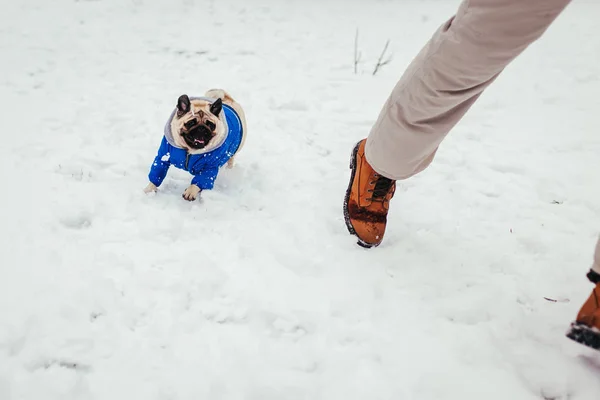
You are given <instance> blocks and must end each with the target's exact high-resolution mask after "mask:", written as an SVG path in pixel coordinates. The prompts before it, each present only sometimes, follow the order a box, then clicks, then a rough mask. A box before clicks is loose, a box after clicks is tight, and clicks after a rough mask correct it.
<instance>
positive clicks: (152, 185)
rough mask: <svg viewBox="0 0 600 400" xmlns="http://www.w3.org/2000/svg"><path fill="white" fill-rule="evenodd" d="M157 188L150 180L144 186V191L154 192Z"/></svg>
mask: <svg viewBox="0 0 600 400" xmlns="http://www.w3.org/2000/svg"><path fill="white" fill-rule="evenodd" d="M157 190H158V188H157V187H156V185H155V184H154V183H152V182H150V183H148V186H146V187H145V188H144V193H153V192H156V191H157Z"/></svg>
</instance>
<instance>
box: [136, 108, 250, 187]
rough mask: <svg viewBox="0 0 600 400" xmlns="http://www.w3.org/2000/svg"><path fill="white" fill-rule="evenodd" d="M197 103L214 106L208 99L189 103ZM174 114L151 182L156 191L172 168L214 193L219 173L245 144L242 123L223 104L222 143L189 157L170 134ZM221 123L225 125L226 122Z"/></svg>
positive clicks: (166, 128)
mask: <svg viewBox="0 0 600 400" xmlns="http://www.w3.org/2000/svg"><path fill="white" fill-rule="evenodd" d="M195 99H203V100H208V101H210V102H211V103H212V101H214V100H215V99H208V98H205V97H195V98H192V97H190V100H195ZM175 112H176V110H174V111H173V113H172V114H171V117H170V118H169V120H168V121H167V124H166V126H165V134H164V135H163V138H162V141H161V143H160V147H159V149H158V153H157V155H156V157H155V158H154V162H153V163H152V166H151V167H150V173H149V174H148V179H149V180H150V182H152V183H153V184H154V185H155V186H156V187H159V186H160V185H161V183H162V182H163V180H164V179H165V176H166V175H167V171H168V170H169V167H170V166H171V165H173V166H175V167H177V168H180V169H183V170H185V171H188V172H189V173H190V174H192V175H194V177H193V178H192V184H193V185H196V186H198V187H199V188H200V189H202V190H206V189H212V188H213V186H214V184H215V180H216V179H217V175H218V173H219V169H220V168H221V167H222V166H223V165H225V163H227V161H229V159H230V158H231V157H232V156H233V155H234V154H235V152H236V151H237V150H238V148H239V146H240V144H241V142H242V135H243V134H244V132H243V129H242V121H241V120H240V117H239V116H238V115H237V113H236V112H235V111H234V110H233V108H231V107H230V106H228V105H227V104H223V110H222V111H221V112H222V113H224V115H225V118H224V122H225V129H226V134H227V136H226V138H225V140H224V141H223V143H222V144H221V145H220V146H219V147H217V148H215V149H213V150H210V151H208V152H206V153H201V154H189V153H188V152H187V150H186V149H183V148H180V147H177V146H176V145H175V141H174V140H173V134H175V133H173V132H171V120H172V119H173V117H174V115H175ZM221 120H222V121H223V118H221Z"/></svg>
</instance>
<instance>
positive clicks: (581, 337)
mask: <svg viewBox="0 0 600 400" xmlns="http://www.w3.org/2000/svg"><path fill="white" fill-rule="evenodd" d="M566 336H567V337H568V338H569V339H571V340H574V341H575V342H577V343H579V344H582V345H584V346H587V347H590V348H592V349H594V350H600V331H599V330H598V329H595V328H590V327H589V326H587V325H585V324H582V323H579V322H573V323H572V324H571V328H570V329H569V331H568V332H567V335H566Z"/></svg>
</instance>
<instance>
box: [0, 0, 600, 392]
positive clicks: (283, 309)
mask: <svg viewBox="0 0 600 400" xmlns="http://www.w3.org/2000/svg"><path fill="white" fill-rule="evenodd" d="M457 5H458V0H452V1H450V0H439V1H433V0H429V1H416V0H414V1H366V0H364V1H342V0H339V1H326V0H322V1H316V0H295V1H282V0H280V1H276V0H264V1H262V0H261V1H258V0H248V1H241V0H222V1H210V0H206V1H203V2H202V1H194V0H172V1H167V0H164V1H149V0H132V1H126V2H124V1H118V0H98V1H84V0H80V1H76V0H56V1H45V0H18V1H11V2H9V1H5V2H3V4H2V12H1V14H0V54H2V64H1V66H0V101H1V103H0V105H1V108H0V110H2V118H0V134H1V135H2V136H1V138H2V142H1V143H2V154H1V156H0V178H1V182H2V184H3V186H2V197H1V200H0V205H1V207H0V221H1V222H0V223H1V225H0V243H1V247H0V250H1V251H0V399H1V400H33V399H35V400H42V399H44V400H55V399H56V400H58V399H60V400H70V399H77V400H83V399H94V400H100V399H102V400H103V399H107V400H120V399H124V400H132V399H148V400H187V399H211V400H216V399H219V400H220V399H224V400H225V399H226V400H229V399H249V400H275V399H276V400H282V399H285V400H288V399H290V400H296V399H311V400H315V399H323V400H333V399H335V400H337V399H340V400H342V399H343V400H350V399H352V400H353V399H361V400H362V399H369V400H376V399H386V400H387V399H403V400H404V399H406V400H439V399H449V400H469V399H477V400H480V399H486V400H496V399H497V400H500V399H502V400H506V399H511V400H512V399H516V400H534V399H538V400H539V399H553V400H567V399H569V400H597V399H598V396H599V393H600V354H599V353H597V352H592V351H590V350H588V349H586V348H583V347H582V346H579V345H577V344H575V343H572V342H570V341H569V340H568V339H566V338H565V337H564V333H565V331H566V329H567V327H568V325H569V323H570V322H571V321H572V320H573V318H574V317H575V315H576V313H577V311H578V309H579V307H580V305H581V303H582V302H583V301H584V300H585V298H586V297H587V296H588V295H589V292H590V290H591V284H590V283H589V282H587V280H586V279H585V276H584V275H585V273H586V271H587V269H588V268H589V266H590V264H591V255H592V247H593V244H594V243H595V240H596V237H597V234H598V229H599V228H600V204H599V203H598V199H599V198H600V187H599V185H598V182H599V179H600V175H599V174H600V157H599V154H600V135H599V134H598V132H600V123H599V122H598V119H597V115H598V110H599V109H600V100H599V99H600V97H599V96H598V92H599V91H600V78H599V77H600V67H599V66H598V61H599V60H600V58H599V56H598V48H600V36H599V35H598V34H597V16H598V15H599V14H600V5H599V4H597V2H595V1H593V0H588V1H585V0H580V1H576V2H574V3H573V4H572V5H571V6H570V7H569V8H568V9H567V11H566V12H565V13H564V14H563V15H562V16H561V17H560V19H559V20H558V21H557V22H556V23H555V25H553V26H552V27H551V28H550V30H549V31H548V32H547V34H546V35H545V36H544V38H543V39H542V40H541V41H540V42H538V43H536V44H535V45H534V46H532V47H531V48H530V49H529V50H528V51H527V52H526V53H525V54H523V56H522V57H520V58H519V59H518V60H517V61H516V62H515V63H514V64H513V65H511V66H510V67H509V68H508V69H507V70H506V71H505V73H504V74H503V75H502V77H501V78H500V79H499V80H498V81H497V82H496V84H495V85H494V86H493V87H492V88H490V89H489V90H488V92H487V93H486V94H485V95H484V96H483V97H482V98H481V100H480V102H479V103H477V105H476V106H475V107H474V108H473V109H472V111H471V112H470V113H469V114H468V115H467V117H466V118H465V119H464V120H463V122H462V123H461V124H460V125H459V126H458V127H457V128H456V129H455V130H454V131H453V132H452V134H451V135H450V136H449V138H448V139H447V141H446V142H444V144H443V146H442V149H441V150H440V152H439V155H438V157H437V159H436V161H435V163H434V165H433V166H432V167H431V168H430V169H429V170H428V171H427V172H426V173H423V174H422V175H420V176H418V177H416V178H414V179H412V180H409V181H406V182H403V183H402V184H401V185H400V187H399V190H398V191H397V194H396V197H395V198H394V200H393V202H392V210H391V213H390V224H389V227H388V232H387V235H386V240H385V241H384V243H383V244H382V246H381V247H379V248H377V249H374V250H369V251H367V250H364V249H362V248H359V247H358V246H356V245H355V241H354V240H353V238H352V237H351V236H349V235H348V233H347V231H346V228H345V226H344V223H343V218H342V213H341V209H342V208H341V206H342V199H343V196H344V191H345V188H346V186H347V182H348V181H347V180H348V177H349V170H348V161H349V155H350V151H351V149H352V147H353V145H354V143H355V142H356V141H357V140H359V139H360V138H362V137H364V136H365V135H366V134H367V133H368V130H369V128H370V126H371V124H372V123H373V121H374V120H375V118H376V117H377V113H378V112H379V109H380V107H381V105H382V103H383V102H384V101H385V98H386V96H387V95H388V93H389V91H390V90H391V88H392V86H393V85H394V84H395V82H396V80H397V79H398V77H399V76H400V74H401V73H402V70H403V68H404V67H405V66H406V64H407V63H408V62H409V61H410V59H411V57H412V56H413V55H414V54H415V53H416V52H417V51H418V50H419V49H420V47H421V46H422V45H423V44H424V42H425V40H427V39H428V38H429V36H430V35H431V33H432V32H433V31H434V30H435V29H436V28H437V26H438V25H439V24H440V23H442V22H443V21H444V20H445V19H447V18H448V17H449V16H450V15H451V14H452V13H453V11H454V10H455V8H456V7H457ZM357 27H358V28H360V36H359V46H360V50H361V51H362V63H361V65H360V71H359V72H360V73H359V74H356V75H355V74H354V73H353V66H352V60H353V42H354V33H355V29H356V28H357ZM388 38H389V39H391V43H390V50H391V52H393V61H392V63H391V64H390V65H387V66H385V67H384V69H383V70H382V71H381V72H380V73H378V74H377V75H376V76H372V75H371V70H372V68H373V65H374V62H375V60H376V58H377V57H378V55H379V52H380V51H381V49H382V47H383V45H384V43H385V41H386V40H387V39H388ZM212 87H223V88H226V89H227V90H229V91H230V92H231V93H232V94H233V95H234V97H236V98H237V99H238V101H239V102H240V103H241V104H242V105H243V106H244V107H245V109H246V111H247V117H248V124H249V127H250V128H249V136H248V141H247V143H246V147H245V148H244V151H243V153H240V155H239V157H238V164H237V167H236V168H235V169H233V170H231V171H229V170H223V172H222V173H221V174H220V176H219V178H218V182H217V185H216V187H215V190H213V191H212V192H206V193H204V194H203V199H202V200H201V201H198V202H194V203H188V202H186V201H184V200H183V199H182V198H181V193H182V192H183V190H184V189H185V188H186V187H187V185H188V184H189V178H190V177H189V176H188V175H187V174H186V173H183V172H181V171H176V170H173V169H172V170H171V171H170V173H169V176H168V178H167V180H166V182H165V184H164V186H163V187H162V188H161V189H162V190H161V191H160V193H158V194H157V195H156V196H150V197H149V196H145V195H144V194H143V193H142V189H143V187H144V186H145V185H146V183H147V172H148V167H149V165H150V162H151V161H152V158H153V157H154V154H155V152H156V149H157V146H158V144H159V141H160V138H161V134H162V127H163V124H164V122H165V120H166V118H167V116H168V115H169V113H170V111H171V110H172V107H173V106H174V104H175V100H176V98H177V97H178V96H179V95H180V94H182V93H188V94H202V93H203V92H204V91H205V90H206V89H209V88H212ZM544 297H550V298H554V299H558V300H560V301H559V302H549V301H547V300H545V299H544Z"/></svg>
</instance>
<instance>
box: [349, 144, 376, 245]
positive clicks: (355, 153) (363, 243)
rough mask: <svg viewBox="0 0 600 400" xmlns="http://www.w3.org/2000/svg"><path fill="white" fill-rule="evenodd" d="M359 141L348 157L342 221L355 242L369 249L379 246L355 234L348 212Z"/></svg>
mask: <svg viewBox="0 0 600 400" xmlns="http://www.w3.org/2000/svg"><path fill="white" fill-rule="evenodd" d="M360 142H362V140H360V141H359V142H358V143H356V146H354V149H353V150H352V157H351V158H350V170H351V171H352V173H351V175H350V183H348V189H346V196H345V197H344V221H346V228H348V232H350V234H351V235H354V236H355V237H356V243H357V244H358V245H359V246H361V247H364V248H366V249H370V248H371V247H377V246H379V244H372V243H367V242H365V241H363V240H362V239H361V238H359V237H358V235H357V234H356V230H355V229H354V226H353V225H352V222H351V221H350V213H349V212H348V203H349V202H350V193H351V192H352V183H353V182H354V176H355V175H356V155H357V154H358V148H359V147H360Z"/></svg>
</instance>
